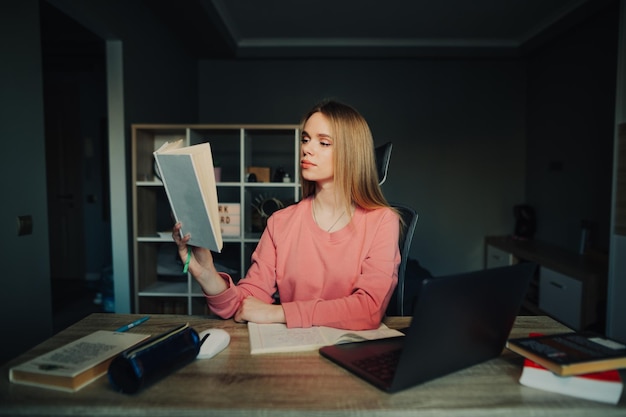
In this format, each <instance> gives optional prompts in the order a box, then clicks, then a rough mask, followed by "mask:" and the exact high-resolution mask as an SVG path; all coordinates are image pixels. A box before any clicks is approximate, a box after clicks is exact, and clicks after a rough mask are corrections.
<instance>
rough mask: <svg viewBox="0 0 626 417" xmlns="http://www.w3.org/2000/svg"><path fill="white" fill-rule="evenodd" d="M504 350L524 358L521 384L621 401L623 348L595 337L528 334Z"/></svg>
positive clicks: (624, 364) (625, 353)
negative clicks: (507, 349)
mask: <svg viewBox="0 0 626 417" xmlns="http://www.w3.org/2000/svg"><path fill="white" fill-rule="evenodd" d="M507 348H509V349H510V350H512V351H514V352H516V353H518V354H520V355H522V356H523V357H524V367H523V369H522V375H521V376H520V379H519V381H520V383H521V384H522V385H525V386H528V387H532V388H537V389H542V390H545V391H550V392H556V393H560V394H564V395H569V396H572V397H578V398H584V399H587V400H592V401H599V402H604V403H609V404H618V403H621V402H624V398H622V397H623V396H624V376H625V375H626V370H625V368H626V346H625V345H623V344H621V343H619V342H617V341H615V340H611V339H608V338H606V337H603V336H599V335H591V334H585V333H575V332H571V333H562V334H556V335H547V336H544V335H536V334H531V335H530V336H529V337H526V338H517V339H510V340H509V341H508V342H507Z"/></svg>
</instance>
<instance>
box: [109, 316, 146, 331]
mask: <svg viewBox="0 0 626 417" xmlns="http://www.w3.org/2000/svg"><path fill="white" fill-rule="evenodd" d="M149 318H150V316H145V317H142V318H140V319H138V320H135V321H134V322H132V323H129V324H126V325H124V326H122V327H120V328H119V329H116V330H115V331H116V332H125V331H127V330H130V329H132V328H133V327H135V326H139V325H140V324H141V323H143V322H144V321H146V320H148V319H149Z"/></svg>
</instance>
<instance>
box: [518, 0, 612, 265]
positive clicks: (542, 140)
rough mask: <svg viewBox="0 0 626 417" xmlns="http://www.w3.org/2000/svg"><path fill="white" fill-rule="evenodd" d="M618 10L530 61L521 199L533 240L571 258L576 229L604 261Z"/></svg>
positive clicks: (609, 10) (549, 46) (578, 236)
mask: <svg viewBox="0 0 626 417" xmlns="http://www.w3.org/2000/svg"><path fill="white" fill-rule="evenodd" d="M617 5H618V3H617V2H613V4H612V6H610V7H606V8H604V10H603V11H602V12H601V13H599V14H598V15H596V16H595V17H594V18H592V19H589V20H588V21H586V22H584V23H582V24H580V25H578V26H577V27H575V28H573V29H572V30H570V31H569V32H567V33H565V34H563V35H562V36H560V37H559V38H557V39H555V40H554V41H552V42H550V43H549V44H547V45H546V46H544V47H543V48H541V49H539V50H537V51H535V52H534V53H533V54H532V55H530V57H529V58H528V74H529V75H528V80H529V82H528V124H527V127H528V155H529V158H528V164H527V187H528V188H527V194H526V195H527V197H528V202H529V203H530V204H531V205H533V206H534V207H535V210H536V213H537V235H536V236H537V238H538V239H542V240H545V241H548V242H551V243H554V244H557V245H559V246H562V247H564V248H568V249H570V250H573V251H578V250H579V248H580V241H581V221H582V220H589V221H591V222H593V223H594V224H595V225H596V227H595V229H594V230H593V233H592V236H591V242H590V246H591V248H592V249H594V250H597V251H600V252H603V253H605V254H606V253H607V252H608V247H609V227H610V210H611V184H612V180H611V177H612V162H613V136H614V118H615V112H614V108H615V77H616V62H617V61H616V60H617V54H616V51H617V28H618V22H617V16H618V14H617Z"/></svg>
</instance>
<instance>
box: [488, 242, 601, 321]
mask: <svg viewBox="0 0 626 417" xmlns="http://www.w3.org/2000/svg"><path fill="white" fill-rule="evenodd" d="M517 262H534V263H536V264H538V265H539V268H538V269H537V273H536V276H535V277H534V278H533V280H532V281H531V284H530V287H529V290H528V293H527V294H526V299H525V301H524V305H523V307H525V308H526V309H527V310H529V311H531V312H533V313H536V314H548V315H550V316H552V317H553V318H555V319H556V320H559V321H560V322H562V323H564V324H565V325H567V326H569V327H571V328H572V329H574V330H584V329H587V328H589V327H591V326H595V327H597V326H600V327H601V329H603V326H602V324H603V322H604V309H605V305H606V288H607V273H608V271H607V260H606V259H598V258H595V257H592V256H588V255H580V254H578V253H574V252H570V251H567V250H565V249H562V248H559V247H556V246H553V245H550V244H548V243H545V242H541V241H538V240H516V239H513V238H511V237H507V236H503V237H501V236H489V237H487V238H486V239H485V267H486V268H492V267H496V266H504V265H512V264H514V263H517Z"/></svg>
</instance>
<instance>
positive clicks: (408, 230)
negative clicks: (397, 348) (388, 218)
mask: <svg viewBox="0 0 626 417" xmlns="http://www.w3.org/2000/svg"><path fill="white" fill-rule="evenodd" d="M390 204H391V207H393V208H395V209H396V210H397V211H398V214H399V215H400V216H401V217H402V220H403V222H404V228H403V230H402V232H401V233H400V240H399V242H398V245H399V246H400V256H401V260H400V266H399V267H398V285H397V287H396V290H395V292H394V294H393V296H392V297H391V301H390V302H389V307H388V308H387V314H388V315H395V316H404V315H405V314H407V315H409V314H411V313H412V312H411V311H405V310H408V309H405V306H404V304H405V302H404V295H405V294H404V288H405V278H406V266H407V263H408V260H409V251H410V249H411V242H412V241H413V234H414V233H415V228H416V226H417V219H418V217H419V216H418V214H417V212H416V211H415V210H414V209H413V208H412V207H409V206H407V205H405V204H400V203H390ZM394 305H395V310H394Z"/></svg>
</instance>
